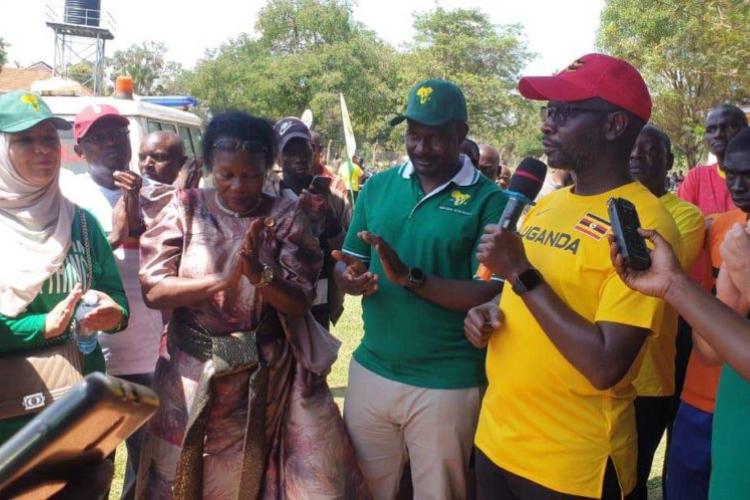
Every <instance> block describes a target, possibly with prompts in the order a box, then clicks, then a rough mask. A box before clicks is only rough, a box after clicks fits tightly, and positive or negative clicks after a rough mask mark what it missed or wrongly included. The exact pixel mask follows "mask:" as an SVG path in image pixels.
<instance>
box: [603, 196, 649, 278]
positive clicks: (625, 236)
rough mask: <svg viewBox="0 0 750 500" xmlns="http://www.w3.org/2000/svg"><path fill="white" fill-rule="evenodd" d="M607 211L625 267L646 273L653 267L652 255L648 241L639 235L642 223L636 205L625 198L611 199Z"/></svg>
mask: <svg viewBox="0 0 750 500" xmlns="http://www.w3.org/2000/svg"><path fill="white" fill-rule="evenodd" d="M607 209H608V212H609V222H610V224H612V232H613V233H614V236H615V242H616V243H617V247H618V248H619V249H620V255H622V258H623V261H624V263H625V266H626V267H628V268H630V269H634V270H636V271H645V270H646V269H648V268H649V267H651V255H650V254H649V253H648V248H646V240H644V239H643V236H641V235H640V234H638V228H640V227H641V222H640V220H639V219H638V211H637V210H636V209H635V205H633V204H632V203H631V202H630V201H628V200H626V199H624V198H610V199H609V201H608V202H607Z"/></svg>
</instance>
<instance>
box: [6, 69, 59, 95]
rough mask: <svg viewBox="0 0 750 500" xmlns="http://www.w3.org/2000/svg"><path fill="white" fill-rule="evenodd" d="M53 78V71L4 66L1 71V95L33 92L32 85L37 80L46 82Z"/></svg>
mask: <svg viewBox="0 0 750 500" xmlns="http://www.w3.org/2000/svg"><path fill="white" fill-rule="evenodd" d="M35 66H36V65H35ZM51 76H52V70H47V69H26V68H11V67H8V66H3V69H2V71H0V93H2V92H10V91H11V90H31V84H32V83H34V82H35V81H37V80H46V79H47V78H50V77H51Z"/></svg>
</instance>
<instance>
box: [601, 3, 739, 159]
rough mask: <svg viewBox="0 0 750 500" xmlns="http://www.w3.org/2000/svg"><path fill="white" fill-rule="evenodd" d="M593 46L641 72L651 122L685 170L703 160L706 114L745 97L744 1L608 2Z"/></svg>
mask: <svg viewBox="0 0 750 500" xmlns="http://www.w3.org/2000/svg"><path fill="white" fill-rule="evenodd" d="M597 42H598V45H599V46H600V47H601V48H602V49H603V50H605V51H607V52H609V53H612V54H615V55H618V56H620V57H623V58H625V59H627V60H629V61H630V62H632V63H633V64H634V65H635V66H636V67H638V68H639V69H640V70H641V72H642V73H643V75H644V77H645V78H646V81H647V83H648V84H649V88H650V90H651V94H652V97H653V100H654V113H653V118H652V121H653V122H654V123H655V124H657V125H658V126H660V127H662V128H663V129H664V130H665V131H666V132H667V134H669V135H670V137H671V139H672V141H673V144H674V145H675V147H676V149H677V152H678V153H679V154H680V156H682V158H683V159H684V161H685V163H686V164H687V166H688V167H692V166H693V165H695V164H696V163H698V162H699V161H700V159H701V157H702V156H703V155H704V154H705V148H704V145H703V141H702V135H703V124H704V121H705V116H706V113H707V111H708V110H710V109H711V108H712V107H713V106H715V105H717V104H719V103H721V102H734V103H740V102H743V101H745V100H747V98H748V97H749V95H748V89H750V66H749V65H748V63H747V61H748V58H749V57H750V2H748V1H746V0H607V2H606V4H605V7H604V10H603V11H602V16H601V24H600V28H599V33H598V39H597Z"/></svg>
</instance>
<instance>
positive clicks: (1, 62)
mask: <svg viewBox="0 0 750 500" xmlns="http://www.w3.org/2000/svg"><path fill="white" fill-rule="evenodd" d="M6 62H8V44H7V43H5V40H3V39H2V38H0V71H2V70H3V66H5V63H6Z"/></svg>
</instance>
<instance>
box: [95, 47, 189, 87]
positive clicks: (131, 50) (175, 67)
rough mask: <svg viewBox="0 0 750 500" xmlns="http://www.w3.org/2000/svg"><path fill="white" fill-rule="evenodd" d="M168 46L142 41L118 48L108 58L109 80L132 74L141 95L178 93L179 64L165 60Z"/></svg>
mask: <svg viewBox="0 0 750 500" xmlns="http://www.w3.org/2000/svg"><path fill="white" fill-rule="evenodd" d="M166 52H167V46H166V45H165V44H163V43H161V42H152V41H145V42H143V43H141V44H133V45H131V46H130V47H128V48H127V49H125V50H118V51H116V52H115V53H114V55H113V56H112V57H111V58H109V59H108V60H107V64H106V65H107V73H108V75H109V76H110V78H111V80H112V82H114V80H115V79H116V78H117V77H118V76H121V75H128V76H131V77H132V78H133V80H134V83H135V85H134V90H135V93H136V94H141V95H164V94H174V93H179V91H180V90H181V88H180V86H179V83H178V80H179V76H180V73H181V72H182V66H181V65H180V64H179V63H176V62H173V61H167V60H166V59H165V54H166Z"/></svg>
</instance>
